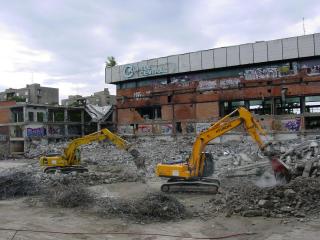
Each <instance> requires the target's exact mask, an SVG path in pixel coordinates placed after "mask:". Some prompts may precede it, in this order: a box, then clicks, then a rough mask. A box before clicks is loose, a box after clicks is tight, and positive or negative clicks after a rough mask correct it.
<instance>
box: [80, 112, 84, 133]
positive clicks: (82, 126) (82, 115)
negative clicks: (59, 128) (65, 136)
mask: <svg viewBox="0 0 320 240" xmlns="http://www.w3.org/2000/svg"><path fill="white" fill-rule="evenodd" d="M83 135H84V111H83V110H81V136H83Z"/></svg>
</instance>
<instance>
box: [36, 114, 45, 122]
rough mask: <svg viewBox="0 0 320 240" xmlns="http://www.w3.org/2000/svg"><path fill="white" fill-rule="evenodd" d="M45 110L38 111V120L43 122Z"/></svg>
mask: <svg viewBox="0 0 320 240" xmlns="http://www.w3.org/2000/svg"><path fill="white" fill-rule="evenodd" d="M43 116H44V114H43V112H37V122H43Z"/></svg>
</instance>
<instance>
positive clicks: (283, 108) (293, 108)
mask: <svg viewBox="0 0 320 240" xmlns="http://www.w3.org/2000/svg"><path fill="white" fill-rule="evenodd" d="M275 105H276V114H278V115H281V114H300V113H301V108H300V105H301V104H300V97H290V98H284V99H283V98H276V99H275Z"/></svg>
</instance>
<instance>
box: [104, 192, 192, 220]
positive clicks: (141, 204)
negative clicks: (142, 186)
mask: <svg viewBox="0 0 320 240" xmlns="http://www.w3.org/2000/svg"><path fill="white" fill-rule="evenodd" d="M98 206H99V208H98V211H99V212H100V214H101V215H102V216H110V215H115V216H122V217H129V218H133V219H135V220H139V221H145V220H156V221H162V220H174V219H181V218H184V217H185V216H186V209H185V207H184V205H183V204H182V203H180V202H179V201H178V200H177V199H176V198H174V197H172V196H168V195H165V194H163V193H148V194H146V195H145V196H143V197H140V198H137V199H131V200H121V199H115V198H103V199H100V200H98Z"/></svg>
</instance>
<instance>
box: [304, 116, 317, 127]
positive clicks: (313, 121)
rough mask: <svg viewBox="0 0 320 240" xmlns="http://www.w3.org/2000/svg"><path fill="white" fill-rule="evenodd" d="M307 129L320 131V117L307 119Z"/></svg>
mask: <svg viewBox="0 0 320 240" xmlns="http://www.w3.org/2000/svg"><path fill="white" fill-rule="evenodd" d="M305 122H306V125H305V126H306V129H320V117H305Z"/></svg>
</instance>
